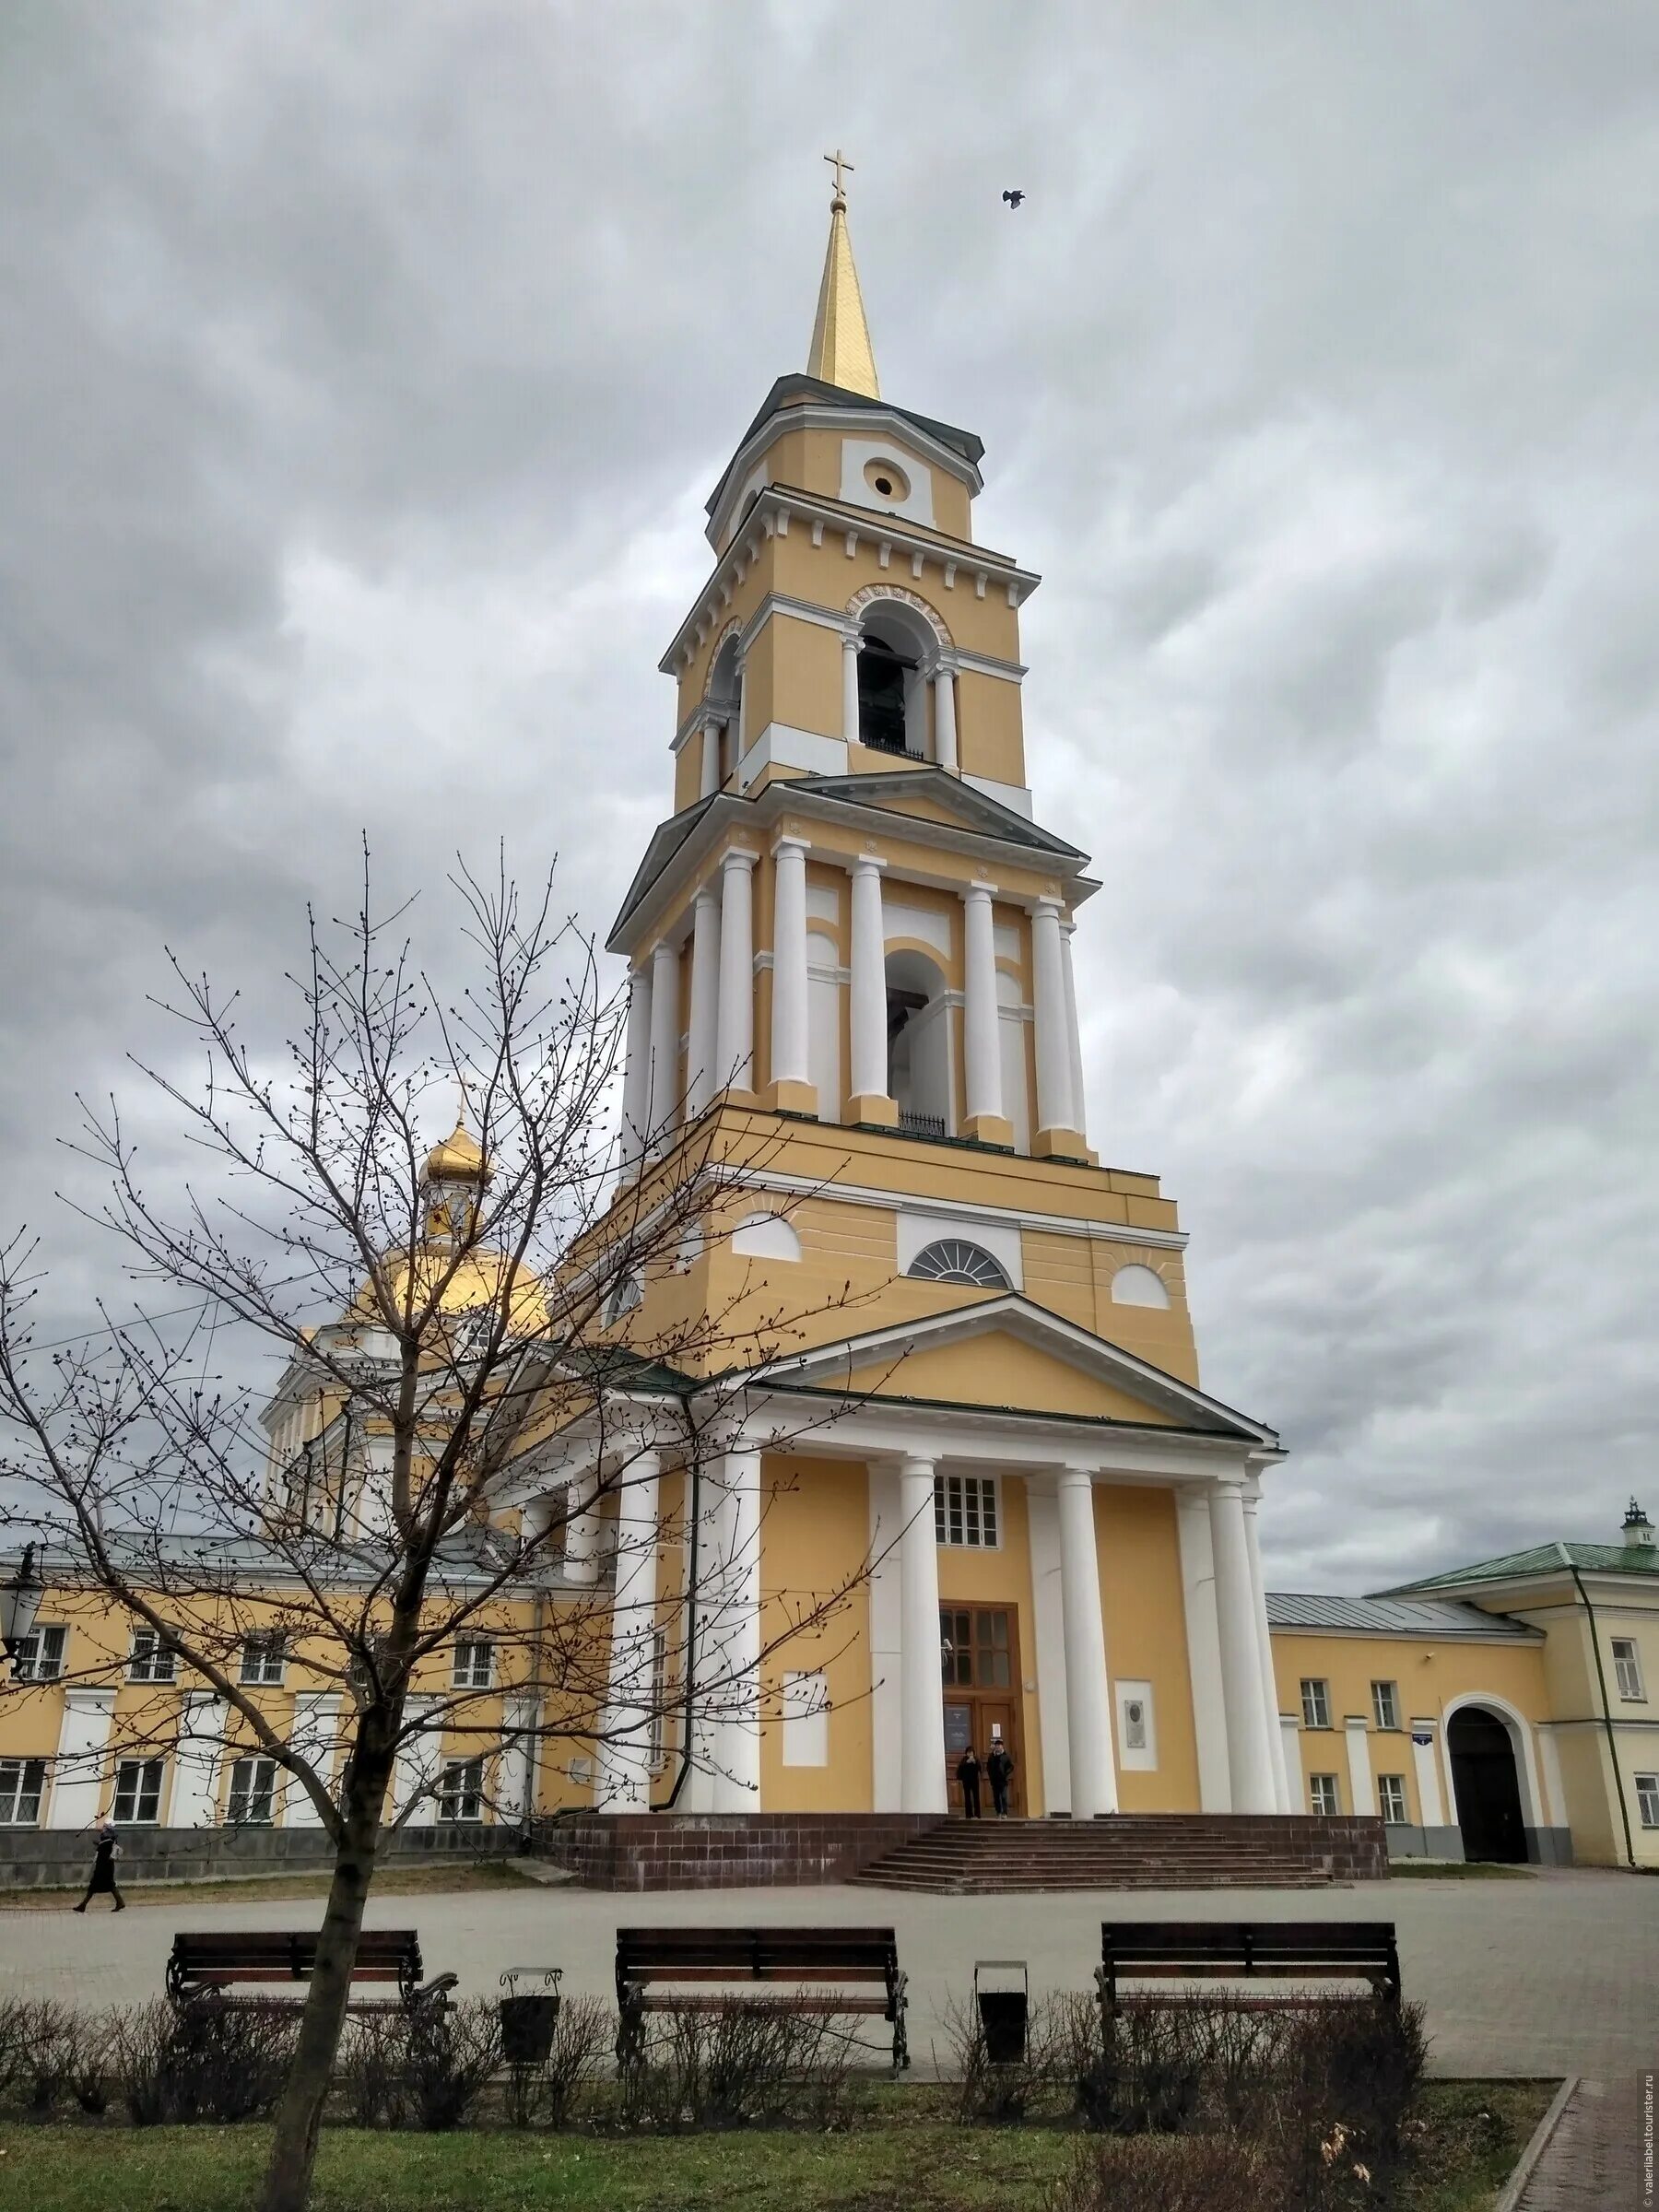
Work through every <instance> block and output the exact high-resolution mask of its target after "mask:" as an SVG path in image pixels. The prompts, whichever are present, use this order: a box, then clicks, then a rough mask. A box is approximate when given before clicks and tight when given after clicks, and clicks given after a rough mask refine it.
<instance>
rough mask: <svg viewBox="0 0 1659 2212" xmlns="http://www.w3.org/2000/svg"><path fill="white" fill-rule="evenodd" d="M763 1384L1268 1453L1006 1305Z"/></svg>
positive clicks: (1215, 1407)
mask: <svg viewBox="0 0 1659 2212" xmlns="http://www.w3.org/2000/svg"><path fill="white" fill-rule="evenodd" d="M766 1372H767V1376H768V1379H769V1380H771V1381H772V1382H775V1383H777V1384H780V1385H787V1384H789V1383H794V1384H795V1385H796V1386H797V1387H800V1388H805V1389H814V1390H831V1391H847V1392H849V1393H851V1394H856V1395H861V1396H862V1395H865V1394H867V1395H869V1396H872V1397H890V1398H895V1399H915V1400H920V1401H924V1402H925V1403H927V1404H930V1405H935V1406H982V1407H984V1408H985V1409H986V1410H988V1411H989V1410H994V1411H997V1412H1005V1413H1016V1414H1026V1415H1032V1416H1036V1417H1039V1418H1041V1417H1042V1416H1045V1415H1047V1416H1051V1417H1058V1418H1065V1419H1069V1420H1098V1421H1102V1422H1113V1423H1119V1424H1124V1423H1128V1424H1132V1425H1135V1426H1142V1427H1149V1428H1168V1429H1179V1430H1188V1431H1198V1432H1201V1433H1203V1434H1206V1435H1211V1436H1225V1437H1235V1438H1238V1439H1240V1440H1241V1441H1249V1442H1252V1443H1256V1444H1261V1445H1264V1446H1266V1447H1267V1448H1269V1449H1277V1442H1278V1440H1277V1436H1276V1435H1275V1434H1274V1432H1273V1430H1271V1429H1269V1428H1267V1427H1266V1426H1265V1423H1263V1422H1260V1421H1254V1420H1252V1419H1251V1418H1249V1417H1248V1416H1247V1415H1245V1414H1241V1413H1237V1412H1235V1411H1234V1410H1233V1408H1232V1407H1231V1406H1224V1405H1223V1404H1222V1403H1221V1402H1220V1400H1219V1399H1218V1398H1212V1397H1210V1396H1208V1395H1207V1394H1206V1393H1205V1392H1203V1391H1201V1390H1199V1389H1197V1388H1195V1387H1194V1385H1193V1384H1192V1383H1190V1382H1182V1381H1181V1379H1180V1378H1179V1377H1178V1376H1175V1375H1171V1374H1166V1373H1165V1372H1164V1371H1163V1370H1162V1369H1161V1368H1158V1367H1154V1366H1153V1365H1152V1364H1151V1362H1150V1361H1149V1360H1147V1359H1137V1358H1136V1357H1135V1354H1134V1353H1133V1352H1126V1351H1124V1348H1123V1347H1122V1346H1121V1345H1115V1344H1110V1343H1108V1342H1107V1340H1106V1339H1105V1338H1104V1337H1102V1336H1097V1335H1094V1334H1093V1333H1092V1332H1091V1331H1089V1330H1088V1329H1083V1328H1079V1327H1078V1326H1077V1324H1076V1323H1074V1322H1069V1321H1066V1320H1065V1319H1063V1318H1062V1316H1061V1315H1059V1314H1057V1313H1051V1312H1048V1311H1047V1309H1046V1308H1044V1307H1042V1306H1037V1305H1033V1304H1031V1302H1030V1300H1027V1299H1023V1298H1019V1297H1018V1296H1015V1295H1013V1294H1009V1295H1008V1296H1006V1297H1004V1298H992V1299H986V1300H981V1301H979V1302H977V1303H975V1304H973V1305H971V1306H961V1307H958V1308H956V1309H955V1310H954V1311H952V1312H948V1313H938V1314H935V1315H933V1316H932V1317H931V1318H930V1319H928V1320H926V1321H920V1322H908V1323H904V1324H898V1325H895V1326H892V1327H888V1328H882V1329H873V1330H870V1331H868V1332H866V1333H865V1334H863V1335H857V1336H850V1337H846V1338H843V1339H842V1340H841V1342H840V1343H837V1344H833V1345H824V1346H821V1347H818V1348H817V1349H815V1350H813V1351H810V1352H806V1353H802V1354H800V1355H799V1356H798V1357H796V1358H794V1359H788V1360H780V1361H778V1362H776V1363H775V1364H774V1365H773V1366H771V1367H770V1368H769V1369H768V1370H767V1371H766Z"/></svg>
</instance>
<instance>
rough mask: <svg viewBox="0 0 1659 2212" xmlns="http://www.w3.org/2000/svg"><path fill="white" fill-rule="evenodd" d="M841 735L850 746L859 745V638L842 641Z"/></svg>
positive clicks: (851, 637)
mask: <svg viewBox="0 0 1659 2212" xmlns="http://www.w3.org/2000/svg"><path fill="white" fill-rule="evenodd" d="M841 735H842V736H843V737H844V738H845V739H846V741H847V743H848V744H849V745H856V744H857V743H858V636H857V633H856V631H854V632H853V633H852V634H850V635H849V636H846V637H843V638H842V640H841Z"/></svg>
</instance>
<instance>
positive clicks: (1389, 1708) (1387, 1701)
mask: <svg viewBox="0 0 1659 2212" xmlns="http://www.w3.org/2000/svg"><path fill="white" fill-rule="evenodd" d="M1371 1720H1372V1722H1373V1724H1375V1725H1376V1726H1377V1727H1379V1728H1397V1727H1398V1726H1399V1724H1400V1686H1399V1684H1398V1683H1397V1682H1373V1683H1372V1684H1371Z"/></svg>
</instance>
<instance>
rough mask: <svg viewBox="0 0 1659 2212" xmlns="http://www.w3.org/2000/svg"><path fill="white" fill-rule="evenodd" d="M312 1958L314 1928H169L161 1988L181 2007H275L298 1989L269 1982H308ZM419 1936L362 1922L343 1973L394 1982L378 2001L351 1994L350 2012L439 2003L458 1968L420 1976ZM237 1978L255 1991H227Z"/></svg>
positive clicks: (291, 2001) (299, 1996)
mask: <svg viewBox="0 0 1659 2212" xmlns="http://www.w3.org/2000/svg"><path fill="white" fill-rule="evenodd" d="M316 1963H317V1935H316V1931H315V1930H314V1929H308V1930H306V1931H305V1932H303V1933H301V1932H300V1931H298V1930H288V1929H278V1930H277V1931H276V1932H275V1933H271V1934H262V1933H257V1932H256V1933H253V1934H249V1933H245V1932H238V1933H236V1934H234V1935H230V1934H220V1933H218V1932H215V1933H214V1934H213V1935H174V1937H173V1946H172V1955H171V1958H170V1959H168V1961H167V1994H168V1995H169V1997H170V1998H171V2000H172V2003H173V2006H175V2008H176V2009H177V2010H179V2011H181V2012H182V2011H185V2010H186V2009H188V2008H191V2007H193V2006H196V2007H199V2006H222V2005H241V2006H260V2007H265V2008H276V2007H279V2006H290V2005H298V2004H301V2003H303V2002H304V1992H303V1990H300V1991H294V1990H292V1989H291V1988H290V1990H289V1992H288V1994H278V1993H277V1989H276V1987H274V1986H272V1985H273V1984H277V1983H288V1984H290V1985H291V1984H293V1983H305V1982H309V1981H310V1979H311V1977H312V1973H313V1971H315V1968H316ZM420 1971H421V1969H420V1938H419V1936H418V1935H417V1934H416V1933H415V1930H414V1929H413V1928H365V1929H364V1930H363V1932H362V1934H361V1935H359V1938H358V1949H357V1957H356V1959H354V1960H353V1962H352V1968H351V1981H352V1986H353V1988H354V1989H355V1988H356V1987H357V1985H358V1984H359V1983H369V1982H378V1983H395V1984H396V1994H395V1995H393V1994H387V1995H386V1996H385V1997H384V1998H382V1999H381V2000H380V2001H378V2002H374V2003H370V2002H367V2001H364V2002H359V2001H358V2000H356V1999H353V2000H352V2001H351V2003H350V2004H349V2005H348V2006H347V2010H348V2011H351V2012H357V2013H367V2012H387V2011H394V2010H399V2011H404V2012H409V2013H415V2012H420V2011H424V2010H426V2009H427V2008H428V2007H432V2008H436V2009H441V2007H442V2006H443V2004H444V2001H445V1996H446V1993H447V1992H448V1991H450V1990H452V1989H453V1988H454V1986H455V1983H456V1982H457V1981H458V1980H459V1978H460V1977H459V1976H458V1975H455V1974H440V1975H439V1976H438V1977H437V1979H436V1980H435V1981H432V1982H428V1983H422V1981H421V1978H420ZM238 1983H263V1984H265V1987H263V1988H262V1989H261V1991H260V1993H259V1994H258V1995H256V1996H232V1995H230V1994H228V1993H229V1991H230V1990H232V1989H233V1988H234V1987H235V1986H236V1985H237V1984H238Z"/></svg>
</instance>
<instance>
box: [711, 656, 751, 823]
mask: <svg viewBox="0 0 1659 2212" xmlns="http://www.w3.org/2000/svg"><path fill="white" fill-rule="evenodd" d="M708 697H709V705H710V707H711V709H712V713H713V718H714V719H715V720H716V721H718V722H719V724H721V735H720V756H719V783H718V784H717V785H716V789H718V788H720V787H721V786H723V785H724V784H725V783H726V782H729V781H730V779H731V776H732V772H733V771H734V770H735V768H736V766H737V732H738V728H739V726H740V724H741V722H742V719H743V663H742V661H741V660H740V659H739V658H738V654H737V640H736V637H735V635H734V636H732V637H729V638H727V640H726V641H725V643H724V645H723V646H722V647H721V648H720V651H719V652H718V653H716V654H715V655H714V663H713V665H712V668H711V669H710V671H709V692H708Z"/></svg>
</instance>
